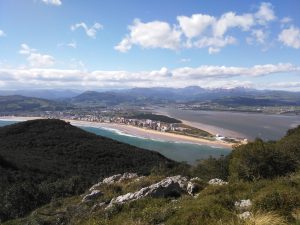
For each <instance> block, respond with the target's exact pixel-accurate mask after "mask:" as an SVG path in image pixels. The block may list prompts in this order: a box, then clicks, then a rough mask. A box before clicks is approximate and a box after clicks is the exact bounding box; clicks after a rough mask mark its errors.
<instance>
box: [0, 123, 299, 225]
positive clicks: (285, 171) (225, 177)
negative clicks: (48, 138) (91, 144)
mask: <svg viewBox="0 0 300 225" xmlns="http://www.w3.org/2000/svg"><path fill="white" fill-rule="evenodd" d="M40 122H41V121H40ZM65 126H69V125H65ZM16 134H18V132H15V133H14V134H12V135H16ZM299 146H300V126H299V127H298V128H295V129H291V130H289V131H288V132H287V135H286V136H284V137H283V138H282V139H280V140H278V141H276V142H274V141H272V142H264V141H262V140H259V139H257V140H255V141H253V142H251V143H249V144H247V145H240V146H236V147H235V148H234V149H233V151H232V153H231V154H229V155H228V156H226V157H221V158H219V159H215V158H209V159H207V160H202V161H200V162H199V163H198V164H197V165H196V166H189V165H186V164H176V165H173V166H172V167H170V166H169V165H170V162H169V164H160V165H159V166H158V167H155V169H153V170H152V171H151V173H150V174H149V175H147V176H140V177H138V178H137V177H133V178H127V179H125V180H117V181H115V182H112V181H111V180H112V179H111V178H110V179H108V180H109V182H107V180H106V181H105V180H103V182H102V183H100V184H98V185H96V186H94V187H93V189H91V190H89V188H85V194H84V195H78V194H76V193H74V192H73V193H70V194H69V195H68V196H57V198H54V199H52V200H51V202H50V203H49V204H46V205H44V206H42V207H40V208H38V209H36V210H34V211H33V212H32V213H30V214H27V216H26V217H24V218H20V219H15V220H10V221H7V222H5V223H4V224H5V225H20V224H24V225H25V224H26V225H36V224H47V225H57V224H60V225H63V224H73V225H123V224H124V225H153V224H166V225H287V224H291V225H299V224H300V191H299V190H300V147H299ZM69 156H70V155H69ZM159 158H160V157H159ZM5 160H7V159H6V158H5ZM5 160H3V159H2V167H3V168H6V169H7V168H8V169H10V170H11V171H13V170H15V169H17V167H16V165H14V164H10V163H9V161H5ZM164 160H166V159H164ZM144 163H145V162H144ZM66 165H68V164H66ZM121 165H122V164H120V165H119V166H121ZM119 166H118V165H116V167H119ZM61 168H63V166H62V167H61ZM56 171H57V170H56ZM131 171H133V170H130V169H128V170H127V171H126V172H131ZM118 172H119V171H118ZM118 172H117V171H116V172H115V173H118ZM178 175H180V176H178ZM174 176H175V177H174ZM214 178H220V179H222V180H217V181H216V180H215V181H213V182H212V181H211V179H214ZM91 179H92V177H91ZM75 180H76V179H75ZM176 180H177V181H176ZM178 180H179V181H180V182H181V183H180V182H179V181H178ZM63 182H65V183H71V184H72V185H66V186H67V187H70V186H71V187H74V186H82V181H79V180H77V181H76V182H75V183H76V185H74V181H69V180H66V179H65V180H64V181H63ZM176 182H179V183H176ZM65 183H64V184H65ZM95 183H97V182H95ZM189 183H190V184H189ZM191 184H192V185H193V188H192V189H191V188H190V189H189V185H190V187H191ZM58 186H59V187H61V186H63V187H66V186H64V185H61V186H60V185H58ZM89 187H90V186H89ZM25 188H26V187H25ZM25 188H23V189H22V191H23V192H21V191H20V192H17V193H23V194H24V190H26V189H25ZM149 190H152V191H153V190H156V192H155V194H152V195H148V196H147V195H146V193H147V191H149ZM189 190H191V191H189ZM93 191H95V192H93ZM10 193H11V192H9V194H6V197H4V200H7V196H9V197H10V199H14V198H13V196H14V195H13V194H10ZM13 193H14V194H15V195H16V192H13ZM25 193H26V192H25ZM34 193H35V192H34ZM95 193H96V194H95ZM27 194H28V193H27ZM90 195H92V196H90ZM143 195H144V196H143ZM86 196H90V197H91V198H89V199H88V200H87V201H85V200H84V199H85V198H86ZM24 198H25V197H24ZM22 199H23V197H22V198H19V199H18V202H17V201H16V202H14V203H15V204H14V206H15V207H16V206H18V204H19V203H20V200H22ZM126 199H128V200H126ZM118 201H119V202H122V201H123V202H122V203H118ZM242 203H243V204H244V205H243V204H242ZM13 209H14V208H12V209H11V210H13Z"/></svg>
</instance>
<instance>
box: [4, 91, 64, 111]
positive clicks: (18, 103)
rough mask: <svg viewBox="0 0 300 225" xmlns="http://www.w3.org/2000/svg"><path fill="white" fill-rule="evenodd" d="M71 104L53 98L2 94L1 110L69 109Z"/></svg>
mask: <svg viewBox="0 0 300 225" xmlns="http://www.w3.org/2000/svg"><path fill="white" fill-rule="evenodd" d="M68 107H69V106H68V105H66V104H62V103H59V102H54V101H51V100H46V99H41V98H32V97H24V96H21V95H11V96H0V112H1V113H3V112H5V113H12V112H28V111H29V112H34V111H54V110H63V109H67V108H68Z"/></svg>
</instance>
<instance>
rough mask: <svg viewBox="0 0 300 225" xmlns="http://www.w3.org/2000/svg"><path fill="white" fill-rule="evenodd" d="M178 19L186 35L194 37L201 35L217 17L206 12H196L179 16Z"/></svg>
mask: <svg viewBox="0 0 300 225" xmlns="http://www.w3.org/2000/svg"><path fill="white" fill-rule="evenodd" d="M177 20H178V22H179V26H180V28H181V29H182V31H183V33H184V34H185V36H187V37H188V38H194V37H197V36H199V35H201V34H202V33H203V32H204V31H205V29H206V28H208V27H209V26H211V25H212V24H214V23H215V20H216V19H215V17H213V16H210V15H204V14H194V15H192V16H191V17H187V16H178V17H177Z"/></svg>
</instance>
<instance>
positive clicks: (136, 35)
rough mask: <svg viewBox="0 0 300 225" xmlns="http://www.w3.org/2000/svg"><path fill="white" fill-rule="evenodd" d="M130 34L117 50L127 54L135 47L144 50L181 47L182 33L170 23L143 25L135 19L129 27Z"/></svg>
mask: <svg viewBox="0 0 300 225" xmlns="http://www.w3.org/2000/svg"><path fill="white" fill-rule="evenodd" d="M129 31H130V33H129V34H128V35H127V36H126V37H125V38H124V39H123V40H122V41H121V42H120V43H119V44H118V45H117V46H115V49H116V50H118V51H121V52H126V51H128V50H130V49H131V47H132V46H133V45H138V46H141V47H142V48H164V49H172V50H175V49H178V48H179V45H180V37H181V32H180V31H178V30H177V29H176V28H172V27H171V26H170V25H169V24H168V23H166V22H161V21H152V22H149V23H143V22H141V21H140V20H139V19H135V20H134V22H133V24H132V25H131V26H129Z"/></svg>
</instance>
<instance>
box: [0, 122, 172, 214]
mask: <svg viewBox="0 0 300 225" xmlns="http://www.w3.org/2000/svg"><path fill="white" fill-rule="evenodd" d="M160 164H163V165H168V166H172V165H174V164H175V163H174V162H173V161H171V160H169V159H167V158H165V157H164V156H162V155H160V154H159V153H156V152H153V151H148V150H143V149H139V148H137V147H134V146H130V145H127V144H123V143H120V142H117V141H114V140H111V139H108V138H104V137H100V136H97V135H95V134H92V133H88V132H86V131H83V130H81V129H79V128H77V127H74V126H72V125H70V124H69V123H66V122H63V121H60V120H50V119H48V120H34V121H27V122H22V123H18V124H14V125H10V126H6V127H2V128H0V219H1V220H6V219H10V218H15V217H21V216H24V215H25V214H26V213H28V212H30V211H31V210H33V209H35V208H36V207H38V206H40V205H43V204H45V203H47V202H49V201H51V199H53V198H57V197H65V196H71V195H75V194H79V193H82V192H83V191H84V190H85V189H86V188H87V187H88V186H89V185H91V184H92V183H96V182H97V181H99V180H101V179H102V178H103V177H106V176H109V175H113V174H117V173H124V172H128V171H129V172H137V173H139V174H149V173H150V171H151V169H152V168H153V167H155V166H158V165H160Z"/></svg>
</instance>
